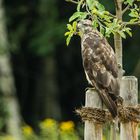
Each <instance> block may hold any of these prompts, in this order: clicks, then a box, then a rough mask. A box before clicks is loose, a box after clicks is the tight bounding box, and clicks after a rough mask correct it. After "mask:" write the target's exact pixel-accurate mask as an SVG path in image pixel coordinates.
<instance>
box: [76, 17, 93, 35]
mask: <svg viewBox="0 0 140 140" xmlns="http://www.w3.org/2000/svg"><path fill="white" fill-rule="evenodd" d="M92 29H93V27H92V21H91V20H88V19H86V20H81V21H79V22H78V24H77V30H78V31H79V32H80V33H81V34H84V33H86V32H88V31H92Z"/></svg>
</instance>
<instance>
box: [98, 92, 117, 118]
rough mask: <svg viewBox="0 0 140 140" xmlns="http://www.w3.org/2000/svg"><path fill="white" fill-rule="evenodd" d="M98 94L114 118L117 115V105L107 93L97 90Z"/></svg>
mask: <svg viewBox="0 0 140 140" xmlns="http://www.w3.org/2000/svg"><path fill="white" fill-rule="evenodd" d="M99 95H100V97H101V99H102V101H103V103H104V104H105V105H106V107H107V109H108V110H109V111H110V113H111V114H112V117H113V118H115V117H116V116H117V114H118V113H117V105H116V103H115V102H114V101H113V100H112V99H111V97H110V96H109V94H108V93H105V92H104V91H102V92H101V91H99Z"/></svg>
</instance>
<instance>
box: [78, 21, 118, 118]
mask: <svg viewBox="0 0 140 140" xmlns="http://www.w3.org/2000/svg"><path fill="white" fill-rule="evenodd" d="M78 28H79V30H80V32H81V33H82V35H81V53H82V59H83V67H84V70H85V74H86V78H87V80H88V82H89V84H91V85H92V86H94V87H95V88H96V90H97V91H98V93H99V95H100V97H101V99H102V101H103V102H104V104H105V105H106V107H107V108H108V109H109V111H110V112H111V114H112V116H113V117H116V116H117V105H116V99H117V97H118V96H119V89H120V87H119V82H118V66H117V61H116V57H115V54H114V51H113V49H112V48H111V46H110V45H109V43H108V42H107V40H106V39H105V38H104V37H103V36H102V35H101V33H100V32H98V31H97V30H94V29H93V27H92V26H91V21H90V20H83V21H80V22H79V23H78Z"/></svg>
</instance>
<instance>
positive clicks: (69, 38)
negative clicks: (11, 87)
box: [66, 35, 72, 46]
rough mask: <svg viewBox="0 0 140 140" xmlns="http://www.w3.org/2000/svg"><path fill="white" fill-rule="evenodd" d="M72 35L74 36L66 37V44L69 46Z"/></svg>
mask: <svg viewBox="0 0 140 140" xmlns="http://www.w3.org/2000/svg"><path fill="white" fill-rule="evenodd" d="M71 37H72V36H70V35H69V36H68V37H67V39H66V44H67V46H68V45H69V43H70V40H71Z"/></svg>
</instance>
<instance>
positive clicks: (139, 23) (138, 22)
mask: <svg viewBox="0 0 140 140" xmlns="http://www.w3.org/2000/svg"><path fill="white" fill-rule="evenodd" d="M123 24H124V25H126V26H128V25H130V26H134V25H140V21H137V22H133V23H131V22H123Z"/></svg>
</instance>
